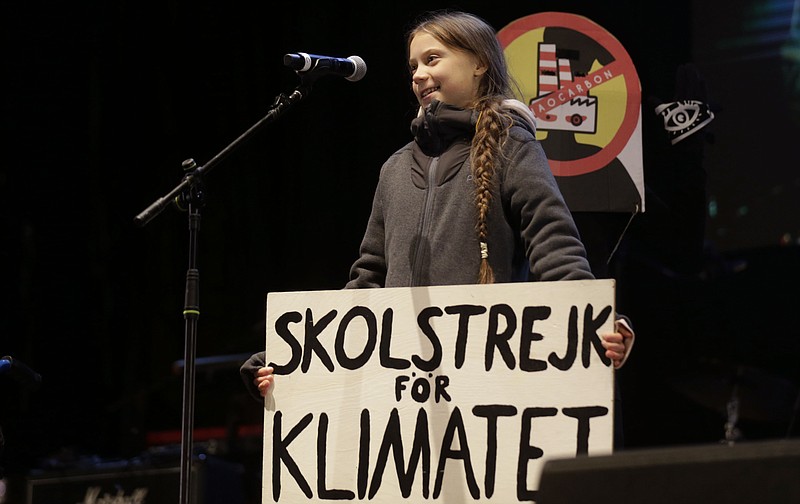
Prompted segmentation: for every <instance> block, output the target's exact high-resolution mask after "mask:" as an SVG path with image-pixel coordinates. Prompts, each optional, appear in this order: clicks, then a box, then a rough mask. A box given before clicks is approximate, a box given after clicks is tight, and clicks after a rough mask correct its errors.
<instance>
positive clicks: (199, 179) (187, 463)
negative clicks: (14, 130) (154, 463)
mask: <svg viewBox="0 0 800 504" xmlns="http://www.w3.org/2000/svg"><path fill="white" fill-rule="evenodd" d="M316 77H318V76H313V75H312V74H310V73H309V74H306V75H305V76H303V75H301V84H300V86H298V87H297V88H296V89H295V90H294V91H293V92H292V93H290V94H289V95H286V94H283V93H282V94H280V95H278V96H277V97H276V99H275V101H274V103H273V105H272V107H271V108H270V110H269V111H268V113H267V114H266V115H265V116H264V117H263V118H262V119H260V120H259V121H258V122H257V123H256V124H254V125H253V126H251V127H250V128H249V129H248V130H247V131H245V132H244V133H242V134H241V135H240V136H239V137H238V138H236V139H235V140H234V141H233V142H231V143H230V144H229V145H228V146H227V147H225V148H224V149H223V150H222V151H220V152H219V153H218V154H217V155H216V156H214V157H213V158H212V159H210V160H209V161H208V162H207V163H206V164H205V165H203V166H198V165H197V164H196V163H195V161H194V160H193V159H187V160H186V161H184V162H183V169H184V176H183V179H182V180H181V182H180V183H179V184H178V185H177V186H176V187H175V188H174V189H173V190H172V191H170V192H169V193H167V194H166V195H165V196H163V197H161V198H159V199H158V200H156V201H155V202H153V203H152V204H151V205H150V206H149V207H147V208H146V209H145V210H144V211H142V212H141V213H140V214H139V215H137V216H136V218H135V219H134V221H135V222H136V224H137V225H139V226H144V225H146V224H147V223H148V222H150V221H151V220H152V219H154V218H155V217H156V216H157V215H158V214H160V213H161V212H162V211H163V210H164V209H165V208H166V207H167V206H168V205H170V204H175V205H176V206H177V207H178V208H179V209H181V210H185V211H187V212H188V216H189V264H188V269H187V272H186V289H185V297H184V308H183V317H184V343H185V346H184V357H183V358H184V369H183V407H182V422H181V468H180V500H179V502H180V504H189V503H190V502H192V499H191V488H192V486H191V469H192V458H193V431H194V391H195V349H196V341H197V321H198V319H199V317H200V273H199V270H198V269H197V238H198V233H199V229H200V209H201V208H202V207H203V206H204V205H205V201H204V197H203V182H204V180H203V177H204V176H205V175H206V174H207V173H208V172H210V171H211V170H212V169H213V168H214V167H215V166H216V165H218V164H219V163H220V161H222V160H223V159H224V158H225V157H226V156H227V155H228V154H230V153H231V152H233V151H234V150H235V149H236V148H237V147H238V146H240V145H241V144H242V143H243V142H244V141H245V140H247V139H249V138H250V137H251V136H253V134H255V133H256V131H258V130H259V129H260V128H261V127H262V126H264V125H266V124H269V123H271V122H274V121H275V120H276V119H277V118H278V117H280V116H281V115H283V114H284V113H285V112H286V111H287V110H288V109H289V108H290V107H291V106H292V105H294V104H295V103H296V102H298V101H300V100H301V99H303V98H304V97H306V96H307V95H308V93H309V92H310V91H311V84H312V82H313V80H315V79H316Z"/></svg>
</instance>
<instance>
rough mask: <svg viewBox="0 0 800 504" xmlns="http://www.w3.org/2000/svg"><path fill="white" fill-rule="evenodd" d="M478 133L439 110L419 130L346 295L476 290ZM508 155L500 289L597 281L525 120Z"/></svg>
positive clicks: (400, 156)
mask: <svg viewBox="0 0 800 504" xmlns="http://www.w3.org/2000/svg"><path fill="white" fill-rule="evenodd" d="M517 104H518V105H519V106H520V107H525V106H524V104H522V103H519V102H517ZM516 108H518V107H516ZM511 112H512V113H515V112H514V109H513V108H512V110H511ZM474 130H475V120H474V118H473V117H472V113H471V112H470V111H467V110H463V109H458V108H454V107H451V106H449V105H445V104H441V103H438V102H434V103H433V104H432V105H431V106H430V107H429V108H428V110H427V111H426V113H425V114H424V115H422V116H420V117H418V118H417V119H415V120H414V122H413V124H412V131H413V132H414V135H415V139H414V141H412V142H411V143H409V144H408V145H406V146H404V147H403V148H401V149H400V150H399V151H397V152H395V153H394V154H393V155H392V156H391V157H390V158H389V159H388V160H387V161H386V163H385V164H384V166H383V168H382V169H381V173H380V177H379V181H378V187H377V189H376V191H375V197H374V200H373V204H372V213H371V215H370V217H369V221H368V224H367V231H366V233H365V235H364V239H363V241H362V242H361V250H360V255H359V257H358V259H357V260H356V261H355V263H354V264H353V266H352V268H351V270H350V281H349V282H348V283H347V285H346V287H347V288H371V287H412V286H427V285H465V284H474V283H476V282H477V280H478V269H479V267H480V258H481V255H480V253H481V252H480V245H479V243H478V238H477V231H476V224H477V221H478V217H477V209H476V207H475V202H474V200H475V184H474V182H473V181H472V176H471V171H470V160H469V149H470V141H471V139H472V135H473V133H474ZM503 152H504V154H505V159H504V160H503V162H502V163H501V166H500V168H499V170H497V171H496V174H495V177H496V184H495V188H494V191H493V200H492V203H491V207H490V208H491V210H490V212H489V243H488V245H489V262H490V263H491V265H492V268H493V270H494V275H495V280H496V282H498V283H501V282H512V281H525V280H540V281H551V280H591V279H594V276H593V275H592V273H591V270H590V268H589V263H588V261H587V260H586V252H585V249H584V247H583V244H582V243H581V241H580V239H579V237H578V231H577V228H576V227H575V223H574V222H573V220H572V215H571V214H570V212H569V210H568V208H567V206H566V204H565V203H564V199H563V198H562V196H561V193H560V192H559V190H558V186H557V185H556V181H555V179H554V178H553V174H552V173H551V171H550V167H549V166H548V164H547V158H546V157H545V154H544V151H543V150H542V146H541V145H540V144H539V142H538V141H537V140H536V138H535V137H534V131H533V126H532V124H531V125H529V124H528V122H527V121H526V120H524V119H523V118H522V117H521V116H520V121H519V122H518V123H517V124H515V125H514V126H512V128H511V130H510V132H509V136H508V140H507V141H506V143H505V145H504V149H503ZM266 362H267V361H266V353H265V352H258V353H256V354H253V355H252V356H251V357H250V358H249V359H248V360H247V361H246V362H245V363H244V364H242V366H241V368H240V370H239V372H240V374H241V377H242V380H243V382H244V385H245V387H247V390H248V391H250V393H251V394H252V395H253V397H254V398H256V399H259V400H260V396H259V393H258V390H257V389H256V386H255V384H254V383H253V378H254V376H255V373H256V371H257V370H258V369H259V368H260V367H263V366H265V365H266Z"/></svg>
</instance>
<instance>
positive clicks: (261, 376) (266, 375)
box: [253, 367, 275, 397]
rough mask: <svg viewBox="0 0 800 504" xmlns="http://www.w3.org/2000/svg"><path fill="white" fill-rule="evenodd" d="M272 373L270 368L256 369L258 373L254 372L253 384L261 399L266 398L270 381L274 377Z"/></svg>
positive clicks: (270, 384)
mask: <svg viewBox="0 0 800 504" xmlns="http://www.w3.org/2000/svg"><path fill="white" fill-rule="evenodd" d="M272 372H273V369H272V368H271V367H262V368H258V371H256V377H255V379H254V380H253V383H254V384H255V386H256V387H258V393H259V394H261V397H266V396H267V391H268V390H269V388H270V387H271V386H272V381H273V380H274V379H275V375H273V374H272Z"/></svg>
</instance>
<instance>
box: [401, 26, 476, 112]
mask: <svg viewBox="0 0 800 504" xmlns="http://www.w3.org/2000/svg"><path fill="white" fill-rule="evenodd" d="M408 54H409V60H408V64H409V68H410V70H411V87H412V89H413V91H414V95H415V96H416V97H417V101H418V102H419V104H420V105H421V106H422V107H427V106H428V105H430V103H431V101H432V100H433V99H437V100H439V101H441V102H444V103H447V104H449V105H453V106H456V107H461V108H469V107H470V106H471V105H472V104H473V103H474V101H475V99H476V98H477V96H478V89H479V85H480V81H481V77H482V76H483V74H484V73H485V72H486V68H485V67H484V66H482V65H480V64H479V62H478V59H477V58H476V57H475V56H474V55H472V54H470V53H468V52H465V51H461V50H456V49H453V48H450V47H448V46H446V45H445V44H443V43H442V42H440V41H439V40H438V39H437V38H436V37H434V36H433V35H431V34H430V33H427V32H419V33H417V34H416V35H414V37H413V38H412V39H411V43H410V44H409V51H408Z"/></svg>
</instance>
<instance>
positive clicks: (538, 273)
mask: <svg viewBox="0 0 800 504" xmlns="http://www.w3.org/2000/svg"><path fill="white" fill-rule="evenodd" d="M511 135H512V136H511V139H512V140H516V141H512V142H509V147H510V151H508V152H507V159H508V161H507V164H506V166H505V169H504V170H503V172H502V182H501V194H502V196H501V197H502V199H503V205H504V206H505V207H506V211H507V212H508V214H507V218H509V219H511V220H512V221H513V222H512V224H513V225H514V226H518V229H519V233H520V238H521V240H522V244H523V247H524V250H525V255H526V256H527V258H528V261H529V262H530V271H531V278H532V279H533V280H537V281H557V280H592V279H594V275H593V274H592V271H591V268H590V266H589V262H588V260H587V258H586V249H585V248H584V246H583V243H582V242H581V240H580V236H579V234H578V229H577V227H576V226H575V222H574V220H573V219H572V214H571V213H570V211H569V208H568V207H567V204H566V202H565V201H564V198H563V196H562V195H561V191H560V190H559V188H558V185H557V183H556V180H555V177H554V176H553V173H552V172H551V171H550V166H549V164H548V162H547V157H546V156H545V153H544V149H543V148H542V146H541V144H540V143H539V142H538V141H537V140H536V139H535V138H534V137H533V135H532V134H531V133H530V132H528V131H526V130H523V129H522V128H513V129H512V131H511Z"/></svg>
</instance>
